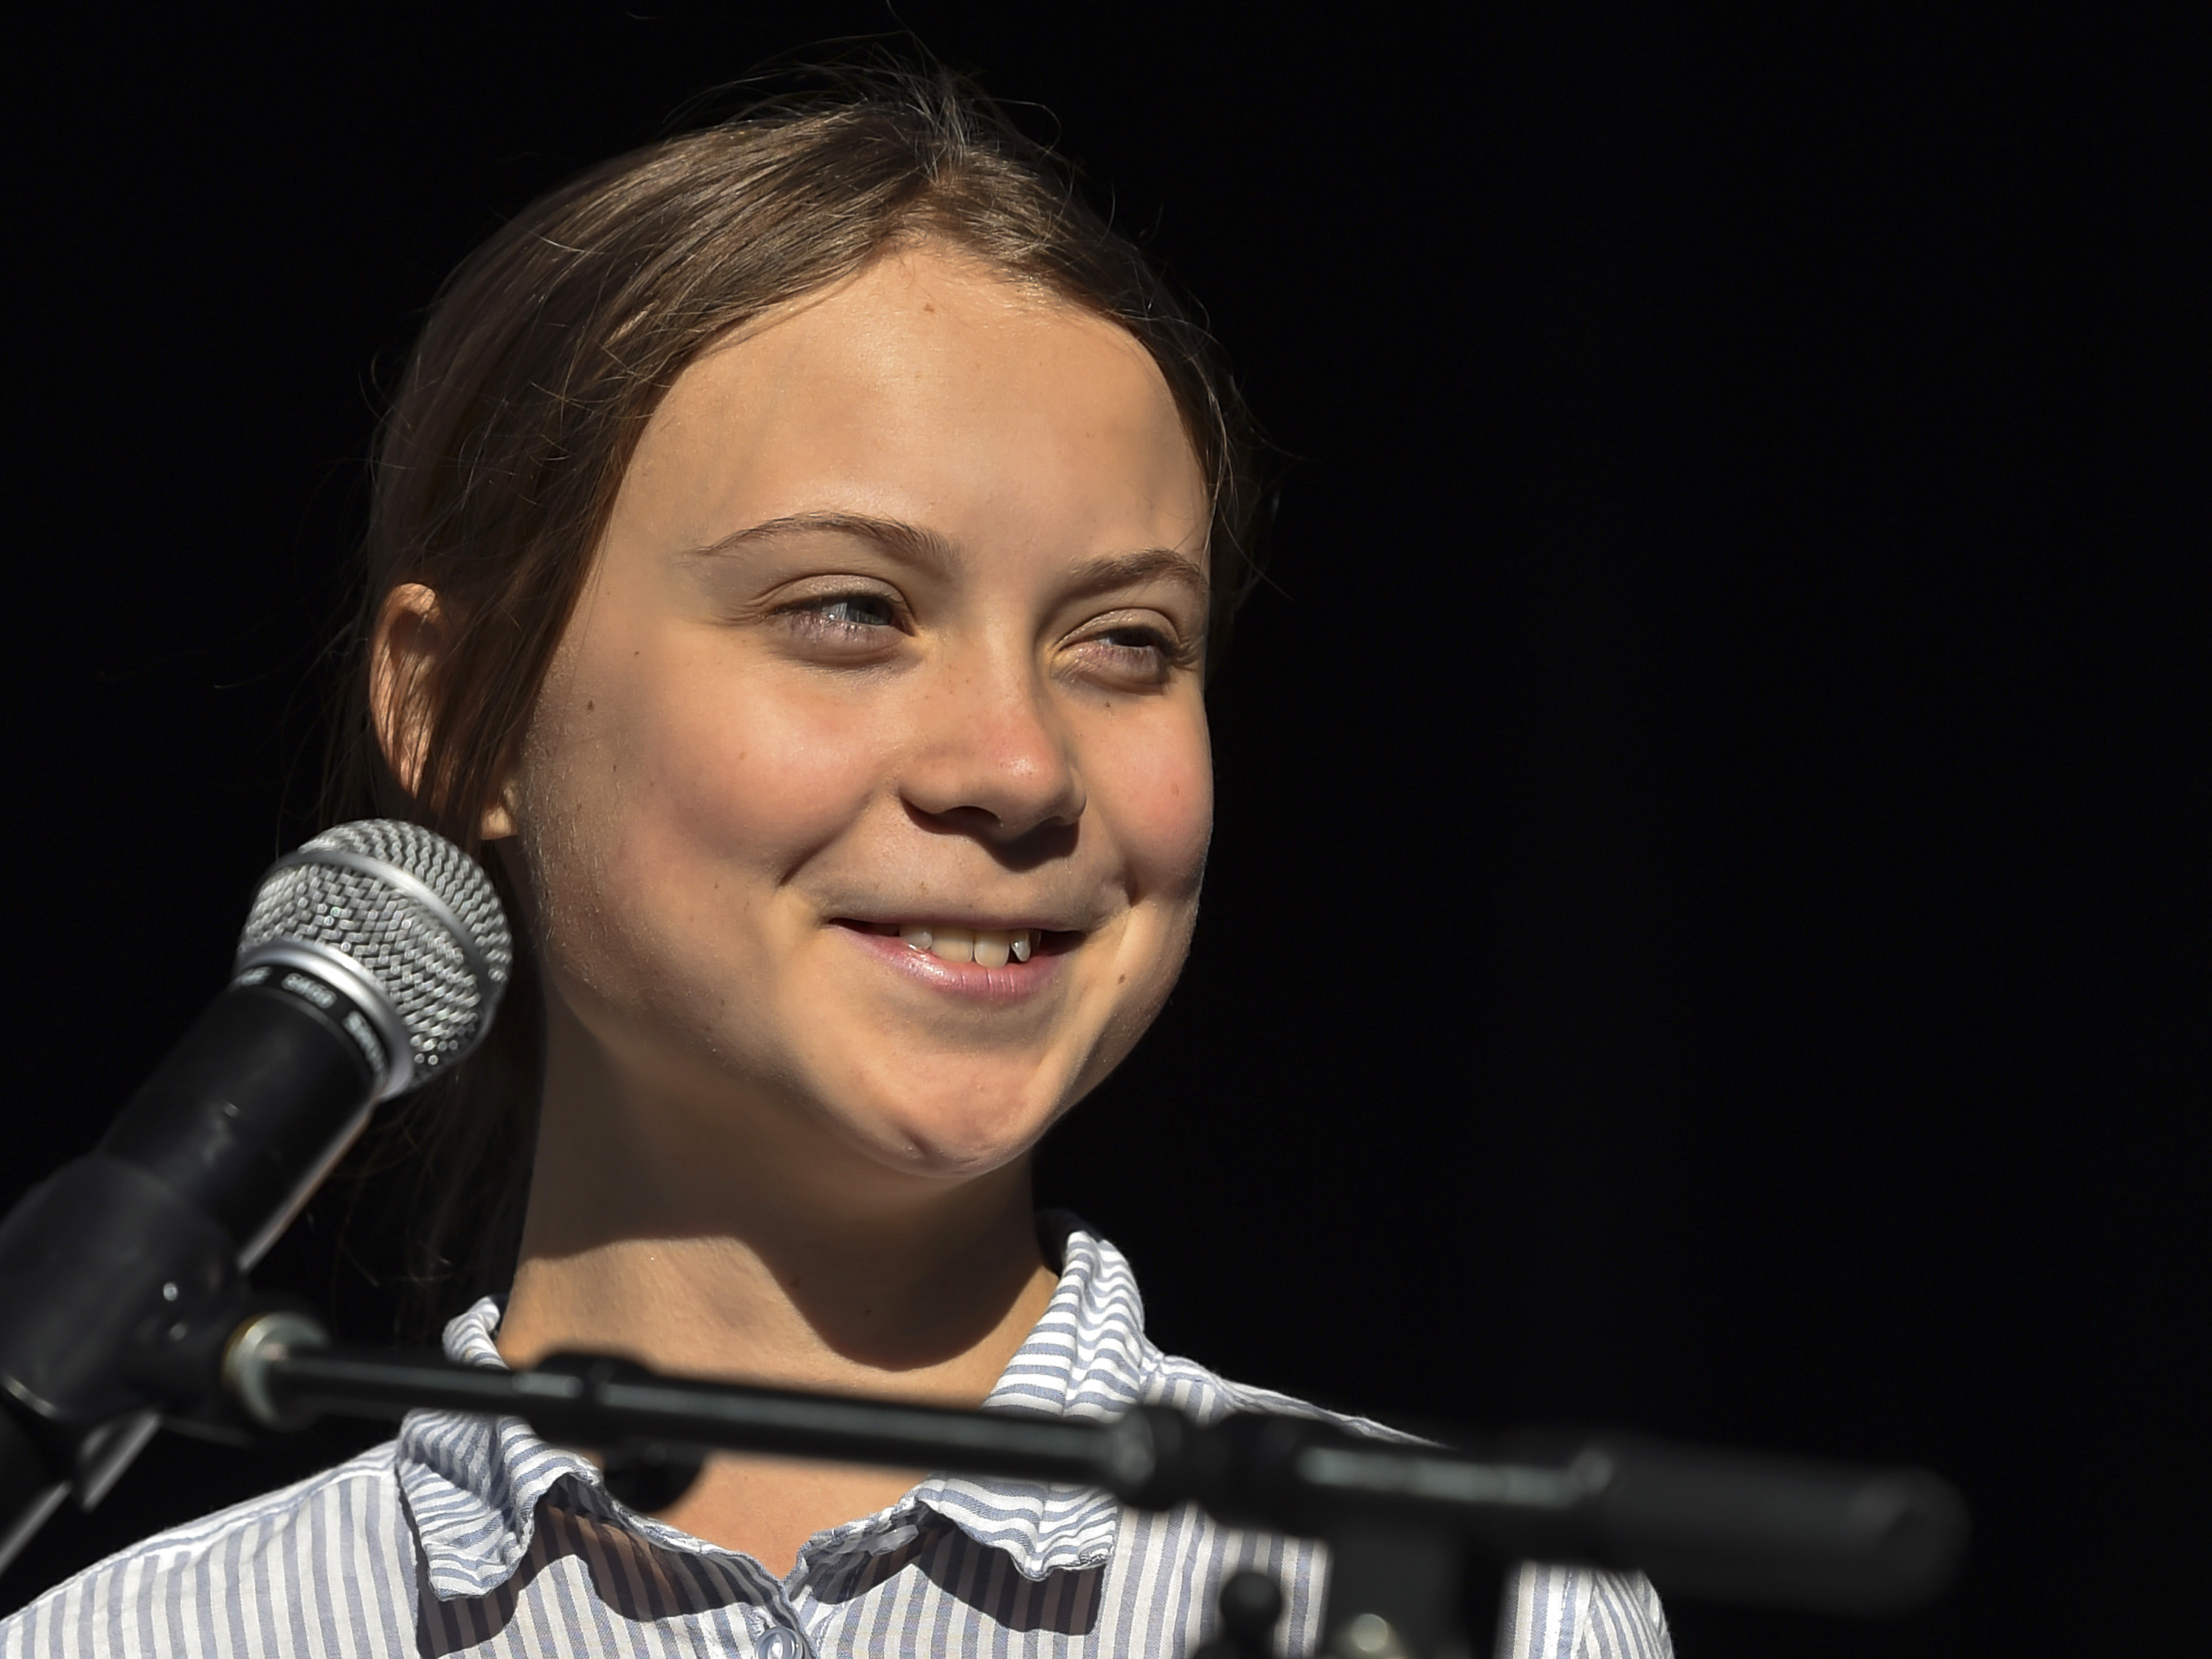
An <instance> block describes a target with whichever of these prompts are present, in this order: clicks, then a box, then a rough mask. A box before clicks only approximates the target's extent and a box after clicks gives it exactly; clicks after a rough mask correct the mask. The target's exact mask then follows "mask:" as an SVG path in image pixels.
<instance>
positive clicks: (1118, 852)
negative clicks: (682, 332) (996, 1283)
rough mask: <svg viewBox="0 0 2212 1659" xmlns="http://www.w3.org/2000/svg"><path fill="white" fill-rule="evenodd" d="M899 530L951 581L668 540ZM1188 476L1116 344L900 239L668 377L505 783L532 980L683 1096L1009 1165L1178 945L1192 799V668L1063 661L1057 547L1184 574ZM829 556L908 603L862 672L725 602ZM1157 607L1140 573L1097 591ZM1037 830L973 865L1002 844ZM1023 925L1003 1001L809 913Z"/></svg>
mask: <svg viewBox="0 0 2212 1659" xmlns="http://www.w3.org/2000/svg"><path fill="white" fill-rule="evenodd" d="M823 508H834V509H838V510H843V511H850V512H860V513H872V514H876V515H880V516H882V517H885V518H892V519H897V520H904V521H907V522H911V523H916V524H922V525H927V526H929V527H930V528H931V529H933V530H934V531H936V532H939V533H940V534H941V535H942V536H943V537H944V538H945V539H946V540H947V541H949V542H950V543H951V544H953V545H954V546H955V547H957V549H958V550H960V555H961V558H962V568H961V569H960V571H959V573H958V575H957V578H956V579H954V580H940V579H939V578H936V577H934V576H932V577H929V578H927V579H918V578H916V577H915V574H913V573H909V572H904V571H900V570H897V569H896V568H889V567H887V566H886V564H885V562H884V560H883V559H882V557H881V556H880V555H878V554H876V553H874V552H873V551H872V550H864V549H860V548H856V547H853V546H850V545H848V544H842V543H840V542H837V541H836V540H835V539H834V538H814V539H813V540H812V541H810V542H808V543H807V544H804V545H800V546H796V547H793V548H791V549H789V550H777V551H776V552H775V554H774V555H772V556H767V557H763V558H762V559H760V560H758V561H757V568H750V569H744V570H733V571H730V572H725V573H718V574H717V585H716V586H715V587H714V591H713V592H710V593H708V594H705V595H702V593H701V592H700V591H699V588H698V585H697V584H696V582H692V581H687V580H686V577H687V574H689V573H686V572H683V571H679V570H677V569H674V568H671V556H672V555H675V554H677V553H678V552H681V551H683V550H688V549H693V548H697V547H702V546H705V545H708V544H713V543H714V542H715V541H716V540H717V539H718V538H721V537H723V536H726V535H727V534H728V533H730V532H732V531H733V530H736V529H739V528H742V527H744V526H750V525H754V524H758V523H761V522H763V521H766V520H772V519H775V518H778V517H779V516H785V515H789V514H792V513H796V512H802V511H807V510H817V509H823ZM1205 529H1206V503H1205V497H1204V495H1203V489H1202V485H1201V483H1200V478H1199V476H1198V473H1197V470H1196V467H1195V465H1194V461H1193V459H1192V458H1191V455H1190V453H1189V450H1188V445H1187V443H1186V442H1185V441H1184V440H1183V437H1182V428H1181V426H1180V423H1179V422H1178V421H1177V420H1176V415H1175V411H1174V408H1173V404H1172V403H1171V401H1170V398H1169V397H1168V394H1167V391H1166V388H1165V386H1164V383H1163V382H1162V381H1161V380H1160V379H1159V375H1158V370H1157V369H1156V368H1154V367H1153V366H1152V363H1151V362H1150V360H1149V359H1148V358H1147V357H1146V356H1145V354H1144V353H1143V351H1142V349H1140V348H1139V347H1138V346H1137V345H1136V344H1135V343H1134V342H1133V341H1132V340H1131V339H1129V338H1128V337H1127V336H1126V335H1124V334H1122V333H1121V331H1119V330H1116V329H1114V328H1112V327H1111V326H1110V325H1106V324H1104V323H1103V322H1099V321H1097V320H1095V319H1090V318H1088V317H1085V316H1082V315H1080V314H1079V313H1072V312H1070V311H1068V310H1066V309H1065V308H1062V307H1054V306H1048V305H1043V304H1041V303H1040V302H1039V301H1036V300H1035V299H1032V298H1030V297H1029V296H1026V295H1022V294H1020V293H1018V292H1017V291H1015V290H1013V289H1009V288H1006V287H1004V286H1003V285H1000V284H998V283H992V282H987V281H985V282H978V281H976V280H975V277H974V276H972V274H969V273H964V272H962V271H961V270H959V269H958V268H957V267H955V266H949V265H947V264H945V263H942V262H939V261H936V260H933V259H929V258H917V259H913V260H908V261H900V262H896V263H892V264H886V265H884V266H879V267H878V268H877V270H875V271H873V272H872V273H871V274H870V275H869V276H866V277H864V278H863V279H861V281H860V282H859V283H855V284H854V285H852V286H851V287H849V288H848V289H845V290H843V291H842V292H839V293H837V294H836V295H832V296H830V297H829V298H827V299H824V300H822V301H818V302H817V303H815V304H813V305H811V306H806V307H799V308H798V309H796V310H795V311H794V312H793V313H792V314H790V315H788V316H787V317H786V318H784V319H781V320H780V321H779V322H778V323H777V324H776V325H775V326H773V327H770V328H769V329H766V330H764V331H758V332H757V333H755V334H753V335H752V336H751V337H748V338H745V339H743V340H741V341H739V342H738V343H734V344H732V345H729V346H726V347H725V348H723V349H720V351H718V352H716V353H714V354H713V355H712V356H708V357H707V358H706V359H704V360H703V361H702V362H700V363H698V364H697V365H696V366H695V367H694V368H692V369H691V370H690V372H689V373H688V374H685V375H684V376H683V377H682V378H681V379H680V380H678V384H677V385H676V386H675V387H674V389H673V390H672V391H671V393H670V394H669V396H668V398H667V400H666V402H665V404H663V406H662V408H661V409H660V410H659V413H658V414H657V415H656V416H655V418H654V420H653V422H652V424H651V426H650V427H649V428H648V429H647V434H646V435H645V437H644V439H643V441H642V442H641V445H640V447H639V449H638V453H637V455H636V458H635V461H634V462H633V464H632V466H631V469H630V472H629V477H628V479H627V480H626V482H625V485H624V488H623V493H622V496H621V498H620V501H619V502H618V504H617V508H616V512H615V515H614V520H613V523H612V525H611V528H610V531H609V533H608V536H607V539H606V543H605V548H604V550H603V552H602V554H601V559H600V563H599V569H598V571H597V573H596V574H595V576H594V579H593V580H592V583H591V586H590V588H589V590H588V592H587V593H586V598H585V600H584V603H583V605H582V606H581V608H580V611H579V613H578V615H577V617H576V618H575V621H574V624H573V625H572V627H571V629H569V632H568V637H567V639H566V640H565V641H564V643H563V646H562V650H561V653H560V654H559V657H558V659H557V661H556V669H555V671H554V673H553V675H552V677H551V678H550V682H549V684H548V686H547V688H546V691H545V695H544V699H543V701H542V702H541V706H540V708H539V711H538V719H537V720H536V721H535V723H534V724H533V726H532V731H531V734H530V741H529V745H528V748H527V750H526V763H525V766H524V768H523V770H522V774H521V776H520V780H519V786H518V790H517V795H518V798H519V799H518V804H519V805H520V815H519V816H520V820H521V828H522V831H523V837H524V842H523V844H524V848H525V851H526V862H527V865H528V867H529V870H530V872H531V878H532V888H533V889H534V890H535V891H536V892H537V893H538V895H539V896H540V903H541V910H542V915H543V918H544V921H543V927H544V933H545V938H546V941H547V945H548V950H547V963H548V967H549V969H550V978H551V981H552V982H553V986H554V989H555V992H556V995H557V996H558V997H560V999H561V1000H562V1001H563V1002H564V1003H565V1004H567V1006H568V1009H569V1010H570V1011H572V1012H574V1015H575V1016H576V1018H577V1019H578V1020H579V1021H580V1023H581V1024H582V1025H583V1026H584V1027H585V1028H586V1030H588V1031H589V1032H590V1033H591V1034H592V1036H594V1037H595V1038H596V1039H597V1040H598V1041H599V1042H600V1043H601V1044H603V1045H604V1046H605V1047H606V1048H608V1049H609V1050H610V1051H614V1052H620V1053H623V1054H625V1055H628V1056H630V1057H631V1058H632V1059H633V1060H635V1062H636V1063H638V1064H640V1065H641V1066H646V1067H648V1068H649V1069H650V1070H651V1071H652V1072H653V1073H654V1074H655V1075H656V1077H657V1078H658V1079H659V1080H660V1082H661V1084H662V1085H663V1086H664V1087H665V1088H666V1089H668V1090H670V1091H673V1092H675V1093H678V1094H680V1095H682V1096H684V1097H690V1099H691V1100H693V1101H694V1102H695V1103H696V1104H698V1105H699V1106H700V1107H701V1108H702V1109H704V1110H705V1111H707V1112H708V1113H712V1112H714V1110H716V1109H718V1108H719V1107H720V1105H721V1104H723V1103H725V1102H726V1100H727V1098H728V1097H729V1096H730V1095H732V1093H734V1092H739V1091H742V1092H744V1093H746V1094H750V1095H759V1096H763V1097H767V1096H773V1097H776V1098H777V1109H779V1110H782V1111H787V1112H791V1113H795V1114H799V1115H805V1116H808V1117H811V1118H813V1119H814V1120H816V1121H817V1123H818V1125H819V1126H820V1127H822V1128H823V1129H824V1130H826V1131H828V1132H829V1133H834V1134H835V1135H836V1136H837V1137H839V1138H840V1139H843V1140H844V1141H845V1142H846V1143H847V1144H848V1146H850V1147H852V1148H853V1149H854V1150H855V1151H857V1152H860V1153H861V1154H862V1155H863V1156H865V1157H866V1158H871V1159H873V1160H876V1161H878V1162H879V1163H881V1164H884V1165H888V1166H890V1167H891V1168H894V1169H898V1170H913V1171H916V1172H927V1173H929V1174H933V1175H939V1176H951V1175H957V1174H961V1173H964V1172H975V1171H980V1170H987V1169H990V1168H994V1167H996V1166H997V1165H1000V1164H1003V1163H1005V1162H1006V1160H1007V1159H1009V1158H1013V1157H1016V1156H1018V1155H1019V1154H1020V1153H1021V1152H1024V1150H1026V1148H1027V1147H1028V1146H1030V1144H1032V1143H1033V1141H1034V1140H1035V1139H1036V1135H1037V1134H1038V1133H1041V1132H1042V1129H1043V1127H1045V1126H1046V1125H1047V1124H1048V1122H1049V1121H1051V1119H1052V1118H1053V1117H1054V1115H1057V1114H1058V1113H1059V1112H1060V1110H1062V1109H1065V1108H1066V1106H1067V1105H1068V1104H1069V1103H1072V1102H1073V1100H1075V1099H1076V1098H1078V1097H1080V1095H1081V1094H1082V1093H1084V1092H1085V1091H1087V1090H1088V1089H1090V1088H1091V1087H1092V1086H1093V1085H1095V1084H1096V1083H1097V1081H1098V1080H1099V1079H1100V1078H1102V1077H1103V1075H1104V1074H1105V1073H1106V1072H1107V1071H1109V1069H1110V1068H1111V1067H1112V1066H1114V1065H1115V1063H1116V1062H1118V1061H1119V1060H1121V1057H1122V1056H1123V1054H1126V1053H1127V1049H1128V1048H1129V1046H1130V1045H1131V1044H1132V1043H1133V1042H1134V1041H1135V1039H1136V1037H1137V1036H1138V1035H1139V1033H1140V1032H1141V1031H1142V1030H1143V1029H1144V1027H1145V1026H1146V1024H1149V1022H1150V1020H1151V1019H1152V1016H1153V1014H1154V1013H1155V1012H1157V1010H1158V1006H1159V1005H1160V1003H1161V1001H1162V1000H1164V997H1165V996H1166V994H1167V992H1168V990H1169V988H1170V986H1171V985H1172V983H1173V981H1174V979H1175V976H1176V972H1177V971H1178V970H1179V969H1180V967H1181V964H1182V957H1183V954H1184V951H1185V950H1186V948H1187V944H1188V936H1189V933H1190V928H1191V924H1192V921H1193V917H1194V911H1195V906H1196V901H1197V896H1198V888H1199V877H1200V870H1201V868H1202V865H1203V859H1204V853H1205V848H1206V837H1207V834H1208V830H1209V828H1210V817H1211V804H1212V802H1211V783H1210V774H1209V763H1208V757H1207V750H1206V730H1205V721H1204V714H1203V709H1202V707H1201V704H1200V683H1199V677H1198V674H1197V673H1196V672H1195V671H1185V672H1182V673H1180V674H1179V675H1177V676H1176V677H1175V678H1173V679H1172V681H1171V682H1170V684H1165V685H1161V686H1147V687H1144V688H1141V689H1138V690H1132V689H1130V688H1127V687H1123V686H1120V685H1117V684H1114V683H1112V682H1110V681H1107V682H1102V681H1101V680H1099V679H1098V678H1095V677H1094V678H1085V677H1083V676H1081V675H1080V674H1078V675H1073V676H1071V675H1070V674H1069V672H1068V671H1067V665H1066V663H1065V661H1063V660H1062V659H1063V658H1064V657H1065V655H1066V653H1065V651H1064V650H1063V649H1062V648H1061V641H1062V639H1063V636H1064V635H1066V633H1067V632H1068V631H1069V626H1070V624H1071V623H1075V622H1079V621H1081V620H1083V618H1082V617H1080V616H1079V614H1078V612H1079V611H1080V610H1081V609H1082V607H1081V606H1078V607H1077V610H1076V611H1068V610H1067V609H1066V605H1065V604H1064V596H1063V594H1062V593H1061V592H1060V578H1061V576H1062V574H1063V573H1064V571H1065V569H1066V568H1067V567H1068V566H1069V565H1070V564H1071V563H1072V562H1073V561H1075V560H1077V559H1079V558H1080V557H1081V556H1085V555H1089V554H1095V553H1099V552H1111V551H1121V550H1127V549H1133V548H1146V547H1152V546H1169V547H1179V548H1182V549H1184V550H1188V551H1190V552H1191V553H1193V554H1194V556H1202V551H1203V538H1204V535H1205ZM847 567H851V568H857V569H860V570H862V571H864V572H865V573H866V574H871V575H884V576H888V577H889V578H890V580H891V581H892V582H893V583H895V584H896V585H897V586H900V587H901V588H902V590H903V591H905V592H907V593H908V595H909V597H910V599H912V601H913V603H914V605H915V611H916V612H917V616H916V622H915V633H914V635H913V636H912V638H911V641H910V642H909V648H908V657H907V659H904V660H902V661H901V662H899V663H896V664H894V665H891V666H890V667H888V668H857V669H856V668H848V667H843V666H837V665H831V666H827V667H825V666H823V665H822V664H821V663H820V662H818V661H811V660H805V659H803V658H802V659H794V658H793V654H792V653H791V652H790V650H789V647H788V641H787V638H786V637H785V636H783V635H780V634H779V632H778V630H777V628H776V626H775V623H773V622H772V621H769V620H767V619H764V618H761V617H757V616H755V615H747V616H745V617H744V620H742V621H738V622H735V623H732V621H730V620H728V616H729V612H730V611H732V610H736V609H738V607H740V606H742V605H751V604H753V603H755V602H757V599H758V598H759V596H760V591H761V590H763V589H764V588H767V587H769V586H773V585H775V583H776V582H778V581H788V580H796V579H798V578H799V577H802V576H805V575H810V574H814V573H816V572H817V571H822V572H835V571H837V570H840V569H842V568H847ZM1156 606H1157V607H1163V608H1167V607H1172V608H1175V609H1176V611H1177V613H1178V617H1179V619H1180V620H1181V621H1182V623H1183V626H1184V629H1185V631H1187V632H1188V631H1194V630H1196V629H1202V625H1203V618H1202V615H1201V614H1200V613H1199V612H1198V611H1197V610H1196V609H1195V607H1194V606H1193V605H1191V604H1190V603H1189V601H1188V599H1187V598H1186V597H1185V596H1183V595H1181V594H1177V593H1166V592H1161V591H1159V590H1158V587H1157V585H1155V586H1154V587H1152V588H1150V589H1140V590H1139V591H1134V592H1129V593H1127V594H1116V595H1114V596H1112V604H1111V605H1094V606H1093V608H1095V609H1118V610H1128V609H1132V608H1134V609H1136V610H1139V611H1146V610H1150V609H1152V608H1153V607H1156ZM1068 828H1072V829H1073V836H1072V837H1069V838H1067V845H1066V847H1065V848H1057V847H1056V848H1055V849H1054V856H1052V857H1049V858H1048V859H1046V860H1043V861H1042V863H1039V864H1036V865H1035V866H1032V867H1025V868H1019V869H1009V868H1008V867H1007V860H1006V854H1008V853H1009V852H1012V853H1013V854H1016V855H1017V857H1019V856H1020V854H1021V853H1022V847H1023V843H1024V840H1025V839H1027V840H1030V841H1037V840H1039V839H1040V838H1041V837H1042V836H1045V835H1046V834H1047V833H1048V832H1049V831H1051V830H1052V829H1068ZM861 898H865V899H866V900H868V901H870V902H873V903H875V904H877V905H878V907H880V905H881V904H882V903H884V902H893V903H905V902H910V904H911V906H912V908H913V911H914V914H915V915H916V916H917V917H921V918H926V917H927V916H929V915H942V914H944V913H945V912H946V911H960V910H963V909H965V908H971V907H981V908H983V909H985V910H987V911H994V912H1018V913H1027V912H1029V911H1031V910H1036V909H1039V908H1042V909H1043V910H1045V911H1047V912H1050V913H1052V914H1054V915H1065V916H1066V917H1067V918H1068V919H1069V920H1071V921H1078V922H1079V923H1080V924H1081V926H1082V927H1083V928H1084V930H1085V938H1084V941H1083V944H1082V945H1081V946H1080V948H1079V949H1078V950H1077V951H1074V952H1073V956H1072V957H1071V959H1070V962H1069V963H1068V967H1067V971H1066V973H1065V975H1063V981H1064V982H1063V985H1062V987H1060V988H1059V990H1058V991H1057V994H1054V995H1053V996H1051V997H1049V998H1048V999H1045V1000H1042V1002H1041V1003H1040V1004H1039V1005H1038V1006H1035V1007H1031V1008H1024V1009H1020V1010H1011V1011H1010V1010H992V1011H989V1012H986V1013H982V1014H978V1013H976V1012H975V1011H972V1010H967V1009H962V1008H958V1007H954V1006H945V1005H944V1001H943V999H934V998H927V997H921V996H917V995H915V994H914V992H913V989H912V987H909V986H907V985H905V984H902V983H900V982H897V981H895V980H892V979H891V978H890V976H888V975H884V974H883V973H882V972H881V971H880V970H879V969H878V968H877V966H876V965H875V964H874V963H872V962H870V961H867V960H866V959H865V958H862V957H860V956H859V955H858V954H857V953H855V952H854V951H852V950H851V949H850V948H849V945H850V941H849V940H848V939H844V938H842V937H840V936H839V935H838V933H836V931H835V930H833V929H827V928H825V927H824V926H823V924H824V922H825V921H827V920H829V918H831V917H833V916H835V915H837V914H838V913H839V912H840V911H841V909H846V908H851V907H852V905H853V904H854V902H855V900H856V899H861Z"/></svg>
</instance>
